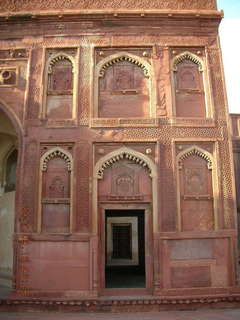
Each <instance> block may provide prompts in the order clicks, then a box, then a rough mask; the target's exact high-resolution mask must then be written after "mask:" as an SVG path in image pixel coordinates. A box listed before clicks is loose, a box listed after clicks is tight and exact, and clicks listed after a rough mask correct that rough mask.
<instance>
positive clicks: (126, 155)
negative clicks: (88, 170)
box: [98, 150, 151, 179]
mask: <svg viewBox="0 0 240 320" xmlns="http://www.w3.org/2000/svg"><path fill="white" fill-rule="evenodd" d="M123 159H127V160H130V161H133V162H135V163H137V164H138V165H140V166H142V167H144V168H146V169H147V170H148V172H149V174H151V168H150V167H149V165H148V164H147V162H146V161H145V160H143V159H141V158H140V157H138V156H136V155H134V154H132V153H131V152H129V151H125V150H123V151H122V152H119V154H117V155H116V156H113V157H111V158H109V159H108V160H106V161H104V163H103V164H102V165H101V168H100V169H99V170H98V178H99V179H102V178H103V173H104V170H105V169H106V168H108V167H110V166H111V165H112V164H113V163H115V162H118V161H120V160H123Z"/></svg>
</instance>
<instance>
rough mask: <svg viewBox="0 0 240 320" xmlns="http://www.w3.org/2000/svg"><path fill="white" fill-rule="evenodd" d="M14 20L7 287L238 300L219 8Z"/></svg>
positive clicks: (118, 6)
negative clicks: (236, 295)
mask: <svg viewBox="0 0 240 320" xmlns="http://www.w3.org/2000/svg"><path fill="white" fill-rule="evenodd" d="M0 12H1V14H0V110H1V111H0V142H1V144H0V163H1V172H0V178H1V195H0V209H1V214H0V284H1V285H2V286H6V285H13V288H14V290H13V296H14V297H15V298H16V297H17V298H18V299H20V297H22V296H24V297H25V298H26V299H27V298H28V299H33V298H34V299H35V298H37V297H40V298H45V299H47V298H58V299H60V298H69V299H74V301H75V300H81V299H95V301H98V299H99V298H100V297H102V296H126V295H127V296H129V295H132V296H133V297H134V296H138V297H139V296H142V295H144V296H146V295H148V296H151V297H154V298H156V299H157V298H159V299H161V298H163V297H164V298H165V299H171V297H176V296H177V297H181V299H185V298H187V297H189V296H191V297H192V299H195V300H191V299H190V300H188V301H195V302H196V301H198V300H196V299H200V300H199V301H201V299H203V300H202V301H205V300H204V299H205V298H206V297H209V296H213V298H215V299H216V301H218V300H217V299H218V298H217V297H219V296H221V297H227V296H232V295H234V294H236V293H237V292H238V289H237V285H238V282H237V279H238V270H237V262H238V258H237V257H238V252H237V221H236V220H237V210H236V199H235V182H234V175H233V156H232V149H231V133H230V122H229V115H228V109H227V102H226V93H225V87H224V78H223V68H222V60H221V51H220V47H219V40H218V26H219V23H220V21H221V18H222V12H219V11H218V10H217V7H216V3H215V0H206V1H205V0H201V1H197V0H193V1H189V0H181V1H180V0H178V1H175V0H168V1H165V0H155V1H151V2H150V5H149V1H147V0H142V1H139V0H134V1H132V0H128V1H125V0H123V1H121V2H119V1H115V0H112V1H103V0H102V1H87V0H86V1H78V0H72V1H54V0H53V1H47V0H41V1H37V0H32V1H27V0H25V1H8V0H6V1H3V2H2V3H1V4H0ZM232 119H233V121H235V122H234V123H233V124H234V126H233V127H234V128H235V129H234V130H235V131H234V136H235V140H236V141H238V140H237V139H238V138H237V136H239V132H238V129H237V121H238V119H237V118H236V116H233V118H232ZM236 143H237V142H236ZM15 172H17V174H16V177H15ZM15 190H16V191H15ZM12 241H13V242H12ZM17 298H16V299H17ZM34 299H33V300H32V301H35V300H34ZM222 299H223V298H222ZM224 299H225V298H224ZM154 301H160V302H161V300H154ZM166 301H168V300H166ZM176 301H178V300H176ZM184 301H185V300H184ZM206 301H207V300H206ZM219 301H221V300H219ZM160 302H159V303H160ZM96 303H97V302H96ZM153 303H154V302H153Z"/></svg>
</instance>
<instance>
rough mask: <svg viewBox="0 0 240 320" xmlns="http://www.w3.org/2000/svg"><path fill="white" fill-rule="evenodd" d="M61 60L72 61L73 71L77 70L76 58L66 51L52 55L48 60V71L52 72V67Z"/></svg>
mask: <svg viewBox="0 0 240 320" xmlns="http://www.w3.org/2000/svg"><path fill="white" fill-rule="evenodd" d="M61 60H68V61H69V62H71V65H72V72H73V73H74V72H75V63H74V59H73V57H71V56H70V55H68V54H66V53H65V52H58V53H56V54H54V55H52V56H50V57H49V59H48V61H47V72H48V74H49V73H52V67H53V66H54V65H55V64H56V63H57V62H58V61H61Z"/></svg>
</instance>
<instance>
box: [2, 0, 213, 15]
mask: <svg viewBox="0 0 240 320" xmlns="http://www.w3.org/2000/svg"><path fill="white" fill-rule="evenodd" d="M74 9H77V10H83V9H85V10H111V9H114V10H124V9H125V10H139V9H141V10H149V9H150V10H151V9H152V10H156V9H159V10H160V9H161V10H166V9H170V10H171V9H172V10H214V9H217V5H216V0H200V1H199V0H120V1H119V0H95V1H92V0H71V1H65V0H5V1H1V2H0V12H2V13H3V12H24V11H51V10H74Z"/></svg>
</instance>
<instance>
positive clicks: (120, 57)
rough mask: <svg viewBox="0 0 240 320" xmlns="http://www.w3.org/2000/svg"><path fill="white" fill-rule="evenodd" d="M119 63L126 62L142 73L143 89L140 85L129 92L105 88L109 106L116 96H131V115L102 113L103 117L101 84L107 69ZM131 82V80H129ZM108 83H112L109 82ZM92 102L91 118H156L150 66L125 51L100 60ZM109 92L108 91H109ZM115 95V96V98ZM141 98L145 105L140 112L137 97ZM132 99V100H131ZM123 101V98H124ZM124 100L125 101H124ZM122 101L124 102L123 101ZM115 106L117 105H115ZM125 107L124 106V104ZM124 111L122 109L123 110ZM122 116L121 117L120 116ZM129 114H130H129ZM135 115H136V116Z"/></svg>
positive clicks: (153, 85) (154, 86)
mask: <svg viewBox="0 0 240 320" xmlns="http://www.w3.org/2000/svg"><path fill="white" fill-rule="evenodd" d="M121 62H128V63H129V64H132V65H133V66H134V67H138V68H139V73H140V74H141V73H142V79H143V82H144V83H145V84H144V89H142V87H141V85H139V83H138V85H137V87H136V88H130V90H128V89H126V90H125V88H120V89H118V88H117V89H116V92H118V93H116V92H115V89H113V88H112V89H110V88H109V86H108V87H106V88H105V89H104V90H106V92H108V94H109V98H110V99H111V101H112V102H111V105H114V101H117V100H118V99H119V98H117V97H118V94H122V95H123V96H126V94H131V95H132V101H131V104H130V108H131V109H130V110H131V111H132V110H134V108H136V110H135V111H132V112H133V113H132V115H130V116H129V115H128V112H127V113H126V112H125V113H124V112H123V113H121V112H117V113H116V116H114V115H113V116H112V115H111V116H109V114H108V113H106V111H105V113H106V115H105V113H103V115H102V114H101V112H100V110H99V109H100V108H99V106H100V101H101V92H102V91H101V90H102V89H101V84H100V83H101V82H102V83H104V81H106V77H107V76H106V77H105V75H106V73H107V71H108V68H110V67H114V65H117V64H118V63H121ZM130 78H131V77H130ZM131 81H133V80H131ZM133 82H134V81H133ZM109 83H112V82H111V81H110V82H109ZM93 90H94V100H93V104H92V115H93V118H98V117H103V118H105V117H106V118H108V117H111V118H112V117H113V118H114V117H115V118H126V117H127V118H129V117H150V118H152V117H155V116H156V85H155V82H154V77H153V69H152V66H151V65H150V63H149V62H147V61H145V60H144V59H142V58H141V57H138V56H135V55H133V54H130V53H128V52H125V51H121V52H118V53H115V54H112V55H110V56H108V57H106V58H104V59H102V60H101V61H100V62H99V63H98V64H97V65H96V67H95V72H94V89H93ZM109 90H110V91H109ZM109 92H110V93H109ZM112 93H113V95H112ZM115 95H116V96H115ZM139 96H141V99H143V98H144V103H145V107H144V108H145V109H144V110H142V109H141V107H142V104H143V102H141V103H139V100H138V97H139ZM133 97H134V99H133ZM102 99H103V101H104V99H106V97H105V94H104V95H103V96H102ZM115 99H116V100H115ZM124 99H125V98H124ZM125 100H126V99H125ZM125 100H124V101H125ZM116 104H117V103H116ZM124 105H125V104H124ZM123 111H124V109H123ZM102 112H103V111H102ZM121 114H123V115H121ZM130 114H131V113H130ZM136 114H137V115H136Z"/></svg>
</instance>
